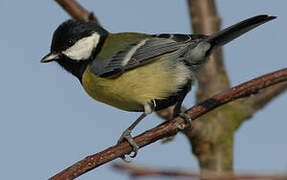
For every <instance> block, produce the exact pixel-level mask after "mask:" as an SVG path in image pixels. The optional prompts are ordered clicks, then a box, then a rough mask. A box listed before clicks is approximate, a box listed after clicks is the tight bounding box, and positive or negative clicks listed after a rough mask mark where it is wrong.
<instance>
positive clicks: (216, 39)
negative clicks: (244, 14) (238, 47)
mask: <svg viewBox="0 0 287 180" xmlns="http://www.w3.org/2000/svg"><path fill="white" fill-rule="evenodd" d="M275 18H276V17H275V16H268V15H259V16H254V17H251V18H248V19H246V20H244V21H241V22H239V23H237V24H234V25H232V26H230V27H228V28H226V29H223V30H221V31H219V32H217V33H214V34H212V35H211V36H209V37H208V38H207V39H206V42H209V43H210V44H211V47H212V48H216V47H219V46H223V45H224V44H226V43H228V42H230V41H232V40H233V39H235V38H237V37H239V36H241V35H242V34H244V33H246V32H248V31H250V30H252V29H254V28H256V27H257V26H259V25H261V24H264V23H266V22H268V21H271V20H273V19H275Z"/></svg>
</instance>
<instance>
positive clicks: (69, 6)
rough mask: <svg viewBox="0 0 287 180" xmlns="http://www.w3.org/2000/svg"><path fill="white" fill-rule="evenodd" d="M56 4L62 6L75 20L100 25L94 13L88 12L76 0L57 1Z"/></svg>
mask: <svg viewBox="0 0 287 180" xmlns="http://www.w3.org/2000/svg"><path fill="white" fill-rule="evenodd" d="M56 2H57V3H58V4H60V5H61V6H62V8H63V9H65V10H66V11H67V12H68V13H69V14H70V16H72V17H73V18H75V19H81V20H84V21H93V22H95V23H96V24H100V23H99V21H98V19H97V18H96V16H94V14H93V13H92V12H88V11H87V10H86V9H85V8H83V7H82V6H81V5H80V4H79V3H77V2H76V1H75V0H56Z"/></svg>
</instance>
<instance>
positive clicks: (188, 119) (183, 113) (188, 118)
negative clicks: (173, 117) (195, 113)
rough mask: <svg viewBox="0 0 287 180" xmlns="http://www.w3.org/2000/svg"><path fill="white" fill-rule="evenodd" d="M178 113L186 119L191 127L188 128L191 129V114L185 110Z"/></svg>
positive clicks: (186, 122)
mask: <svg viewBox="0 0 287 180" xmlns="http://www.w3.org/2000/svg"><path fill="white" fill-rule="evenodd" d="M178 115H179V116H180V117H182V118H183V119H184V123H185V124H187V125H189V126H190V128H188V130H191V129H192V118H191V116H190V115H188V114H187V113H185V112H181V113H179V114H178Z"/></svg>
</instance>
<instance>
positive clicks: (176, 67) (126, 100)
mask: <svg viewBox="0 0 287 180" xmlns="http://www.w3.org/2000/svg"><path fill="white" fill-rule="evenodd" d="M190 76H191V75H190V71H189V69H188V68H187V67H186V66H185V65H184V63H181V62H174V61H171V60H165V59H164V58H161V59H158V60H155V61H154V62H153V63H150V64H146V65H144V66H140V67H137V68H135V69H132V70H129V71H126V72H124V73H123V74H121V75H120V76H118V77H116V78H101V77H98V76H96V75H94V74H93V73H92V72H91V71H90V66H88V67H87V69H86V71H85V72H84V74H83V78H82V85H83V87H84V89H85V90H86V92H87V93H88V94H89V95H90V96H91V97H93V98H94V99H95V100H97V101H100V102H103V103H105V104H108V105H111V106H114V107H117V108H119V109H122V110H126V111H143V110H144V109H143V106H144V105H145V104H147V103H150V102H151V100H153V99H165V98H168V97H169V96H170V95H171V94H173V93H175V92H177V91H179V90H180V89H179V88H180V87H182V86H183V84H185V83H187V81H188V80H189V79H190Z"/></svg>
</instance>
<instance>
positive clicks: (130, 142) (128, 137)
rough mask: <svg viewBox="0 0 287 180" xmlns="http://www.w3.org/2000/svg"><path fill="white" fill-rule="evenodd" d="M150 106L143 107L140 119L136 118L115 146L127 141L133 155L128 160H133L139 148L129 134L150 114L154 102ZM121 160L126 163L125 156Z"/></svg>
mask: <svg viewBox="0 0 287 180" xmlns="http://www.w3.org/2000/svg"><path fill="white" fill-rule="evenodd" d="M152 103H153V104H152V105H151V104H147V105H145V106H144V112H143V113H142V114H141V115H140V117H138V118H137V120H135V122H133V123H132V124H131V125H130V126H129V127H128V128H127V129H126V130H125V131H124V132H123V134H122V135H121V137H120V139H119V140H118V143H117V144H120V143H122V142H123V141H124V140H127V141H128V142H129V144H130V145H131V146H132V148H133V152H134V154H133V155H130V158H134V157H136V155H137V153H138V150H139V147H138V145H137V144H136V142H135V141H134V140H133V138H132V136H131V132H132V130H133V129H134V128H135V127H136V126H137V125H138V123H139V122H140V121H141V120H142V119H144V118H145V117H146V116H147V115H148V114H150V113H152V111H153V110H154V108H155V101H152ZM122 159H123V160H124V161H127V160H126V158H125V156H122Z"/></svg>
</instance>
